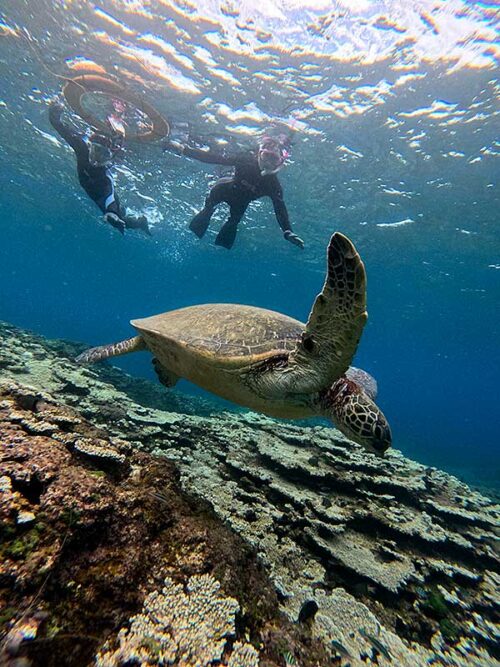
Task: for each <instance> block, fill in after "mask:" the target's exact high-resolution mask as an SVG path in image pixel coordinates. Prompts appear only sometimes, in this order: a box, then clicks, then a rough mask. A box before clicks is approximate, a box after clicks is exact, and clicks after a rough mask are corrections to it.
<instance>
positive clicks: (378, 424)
mask: <svg viewBox="0 0 500 667" xmlns="http://www.w3.org/2000/svg"><path fill="white" fill-rule="evenodd" d="M319 402H320V409H321V413H322V414H323V415H324V416H325V417H327V418H328V419H331V420H332V421H333V422H334V423H335V425H336V426H337V428H338V429H339V430H340V431H342V433H343V434H344V435H346V436H347V437H348V438H349V439H350V440H354V442H357V443H358V445H362V446H363V447H365V448H366V449H368V450H369V451H371V452H373V453H375V454H378V455H379V456H382V455H383V454H384V452H385V451H386V449H388V448H389V447H390V446H391V443H392V436H391V429H390V427H389V424H388V422H387V419H386V418H385V417H384V414H383V412H382V411H381V410H380V409H379V408H378V407H377V406H376V405H375V403H374V402H373V401H372V399H371V398H370V397H369V396H368V394H367V393H366V392H365V391H364V390H363V389H362V388H361V387H360V386H359V385H358V384H356V382H353V381H352V380H350V379H349V378H347V377H346V376H345V375H344V376H342V377H341V378H340V379H339V380H337V381H336V382H334V383H333V384H332V386H331V387H330V388H329V389H327V390H326V391H324V392H322V393H321V394H320V396H319Z"/></svg>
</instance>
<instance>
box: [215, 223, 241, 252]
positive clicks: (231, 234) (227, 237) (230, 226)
mask: <svg viewBox="0 0 500 667" xmlns="http://www.w3.org/2000/svg"><path fill="white" fill-rule="evenodd" d="M237 231H238V225H237V224H236V225H235V224H234V223H230V222H226V223H225V224H224V225H222V227H221V229H220V232H219V233H218V234H217V238H216V239H215V245H220V246H222V247H223V248H227V249H228V250H231V248H232V247H233V244H234V241H235V239H236V232H237Z"/></svg>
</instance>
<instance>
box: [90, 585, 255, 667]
mask: <svg viewBox="0 0 500 667" xmlns="http://www.w3.org/2000/svg"><path fill="white" fill-rule="evenodd" d="M219 588H220V584H219V583H218V582H217V581H216V580H215V579H214V578H213V577H211V576H210V575H201V576H198V575H195V576H193V577H191V579H190V580H189V582H188V585H187V587H186V592H184V588H183V586H182V585H181V584H175V583H174V582H173V581H172V580H171V579H170V578H168V577H167V578H166V579H165V584H164V586H163V589H162V590H161V591H155V592H153V593H151V594H150V595H148V596H147V598H146V599H145V601H144V607H143V610H142V613H140V614H138V615H137V616H133V617H132V619H131V623H130V628H129V629H122V630H120V632H119V633H118V636H117V643H118V644H119V646H118V648H116V649H115V650H113V649H109V650H108V651H105V652H101V653H99V654H98V655H97V657H96V666H97V667H121V666H123V665H140V666H141V667H146V666H148V665H182V666H183V667H205V666H206V665H212V664H214V663H215V661H221V660H222V657H223V654H224V650H225V647H226V642H227V638H228V637H229V636H231V635H234V623H235V616H236V613H237V611H238V609H239V605H238V603H237V602H236V600H234V599H233V598H230V597H223V596H222V595H220V593H219ZM228 664H229V665H231V667H236V666H238V667H257V666H258V654H257V652H256V650H255V649H254V648H253V647H252V646H250V645H249V644H241V643H237V644H236V645H235V647H234V651H233V653H232V655H231V657H230V658H229V663H228Z"/></svg>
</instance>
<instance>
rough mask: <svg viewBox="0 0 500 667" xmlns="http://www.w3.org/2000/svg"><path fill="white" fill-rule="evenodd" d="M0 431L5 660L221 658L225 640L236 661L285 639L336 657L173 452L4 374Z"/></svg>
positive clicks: (174, 661)
mask: <svg viewBox="0 0 500 667" xmlns="http://www.w3.org/2000/svg"><path fill="white" fill-rule="evenodd" d="M0 439H1V442H2V449H1V451H0V530H1V542H0V563H1V565H0V633H1V635H0V636H1V643H0V665H2V667H3V665H9V666H10V665H12V667H18V666H19V665H33V666H41V665H54V667H55V666H60V665H75V666H77V667H83V665H90V664H99V665H114V666H115V667H119V666H121V665H125V664H127V665H130V664H151V665H155V664H159V659H158V658H159V655H160V654H162V655H163V656H164V658H165V659H164V661H163V663H162V664H165V665H185V667H188V665H191V664H193V665H195V664H196V665H209V664H212V659H213V656H214V651H215V648H217V651H218V657H220V658H221V660H222V661H221V662H219V663H218V664H221V665H232V667H234V666H235V664H238V665H239V667H246V666H247V665H248V667H254V666H255V665H256V664H257V663H256V660H257V657H258V656H260V657H261V659H262V661H265V664H268V665H269V666H271V665H272V666H274V667H277V666H278V665H280V664H281V661H282V658H281V652H282V651H283V647H287V648H288V649H289V650H292V651H293V652H294V653H295V654H296V655H297V656H300V659H301V664H304V665H309V666H310V667H313V666H315V665H317V664H318V663H319V664H321V662H322V661H323V660H325V659H326V652H325V650H324V648H323V647H322V645H321V643H320V642H319V641H314V640H313V639H312V638H311V632H310V630H309V629H307V628H303V627H298V626H296V625H294V624H293V623H292V622H291V621H290V620H288V619H287V618H286V617H285V615H284V614H283V613H282V612H281V610H280V605H279V600H278V596H277V594H276V592H275V590H274V587H273V586H272V584H271V582H270V580H269V577H268V576H267V574H266V573H265V571H264V568H263V567H262V565H261V564H260V563H259V562H258V560H257V558H256V556H255V554H254V553H253V552H252V550H251V549H250V548H249V547H248V546H247V545H246V544H245V542H244V541H243V540H242V539H241V538H240V537H238V536H237V535H236V534H235V533H234V532H232V531H231V530H230V529H229V528H227V527H225V526H224V525H223V523H222V522H221V521H220V520H219V519H217V517H215V516H214V514H213V512H211V511H210V509H209V508H208V507H207V505H206V504H205V503H202V502H199V501H196V500H194V499H193V498H190V497H189V496H188V495H186V494H185V493H183V492H182V490H181V489H180V485H179V473H178V471H177V469H176V467H175V466H174V465H173V464H172V463H171V462H169V461H167V460H166V459H165V458H164V457H163V458H160V459H158V458H155V457H152V456H151V455H149V454H147V453H143V452H139V451H134V450H132V448H131V447H130V445H129V444H127V443H126V442H124V441H122V440H119V439H118V438H109V437H107V436H106V434H105V432H104V431H103V430H102V429H99V428H96V427H95V426H94V425H92V424H90V423H89V422H87V421H86V420H85V419H84V418H83V417H82V416H81V415H79V413H78V412H76V411H75V410H73V409H72V408H68V407H66V406H62V405H60V404H58V403H57V402H56V400H55V399H53V398H52V397H51V396H50V395H49V394H47V393H45V392H43V391H41V390H37V389H34V388H33V387H28V386H26V385H20V384H19V383H16V382H13V381H10V380H4V379H0ZM82 442H83V443H84V445H83V446H81V443H82ZM174 582H175V583H174ZM184 586H186V593H184V592H183V591H184ZM219 588H220V590H219ZM172 605H173V607H175V609H174V610H173V607H172ZM141 610H142V611H141ZM237 612H238V614H237ZM190 615H191V616H192V620H193V621H196V623H195V625H196V627H194V628H192V629H191V630H189V628H187V629H186V627H185V625H186V623H187V621H188V616H190ZM236 615H237V617H238V623H237V627H236V624H235V618H236ZM129 619H130V629H129V630H127V626H128V625H129ZM121 628H122V629H121ZM120 629H121V630H120ZM249 640H251V641H252V642H253V643H254V644H255V645H256V648H254V647H253V646H252V645H251V644H250V643H249ZM116 644H118V645H119V646H118V648H116V649H115V648H114V647H115V645H116ZM137 655H140V657H141V661H142V662H140V663H135V662H131V661H132V659H133V658H134V656H135V657H137ZM165 656H168V659H167V657H165ZM242 656H243V657H242ZM191 658H192V660H191ZM243 658H244V659H245V660H246V661H247V662H242V660H243ZM235 660H236V661H241V662H236V663H235Z"/></svg>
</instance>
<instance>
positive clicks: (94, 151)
mask: <svg viewBox="0 0 500 667" xmlns="http://www.w3.org/2000/svg"><path fill="white" fill-rule="evenodd" d="M62 112H63V106H62V105H61V104H59V103H58V102H52V103H51V105H50V108H49V121H50V124H51V125H52V127H53V128H54V129H55V130H56V132H57V133H58V134H59V135H60V136H61V137H62V138H63V139H64V141H66V143H67V144H69V145H70V146H71V148H72V149H73V150H74V151H75V155H76V162H77V172H78V180H79V181H80V185H81V186H82V188H83V189H84V190H85V192H86V193H87V194H88V196H89V197H90V199H92V201H94V202H95V203H96V204H97V206H98V207H99V208H100V209H101V211H102V212H103V214H104V221H105V222H107V223H108V224H110V225H111V226H112V227H114V228H115V229H117V230H118V231H119V232H120V233H121V234H124V233H125V229H141V230H142V231H143V232H145V233H146V234H150V231H149V226H148V219H147V218H146V216H138V217H136V216H132V215H127V214H126V213H124V211H123V210H122V207H121V205H120V201H119V199H118V195H117V194H116V192H115V183H114V178H113V174H112V173H111V166H112V164H113V161H114V159H115V157H116V155H117V153H118V152H119V151H120V149H121V142H122V141H121V140H122V136H121V135H120V134H115V135H114V136H106V135H105V134H100V133H97V132H94V133H93V134H92V135H91V136H90V137H89V138H87V137H86V135H85V134H82V133H80V132H76V131H75V130H72V129H70V128H69V127H68V126H67V125H65V124H64V123H63V121H62V120H61V116H62Z"/></svg>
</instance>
